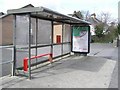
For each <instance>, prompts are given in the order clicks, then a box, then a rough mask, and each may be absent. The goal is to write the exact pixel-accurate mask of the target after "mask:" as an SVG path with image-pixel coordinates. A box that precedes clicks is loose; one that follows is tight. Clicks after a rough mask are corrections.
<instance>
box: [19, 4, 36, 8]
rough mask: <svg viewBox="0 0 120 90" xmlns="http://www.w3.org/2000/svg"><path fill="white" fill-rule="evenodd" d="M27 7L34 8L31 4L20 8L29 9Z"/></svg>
mask: <svg viewBox="0 0 120 90" xmlns="http://www.w3.org/2000/svg"><path fill="white" fill-rule="evenodd" d="M29 7H34V6H33V5H32V4H28V5H25V6H23V7H21V8H29Z"/></svg>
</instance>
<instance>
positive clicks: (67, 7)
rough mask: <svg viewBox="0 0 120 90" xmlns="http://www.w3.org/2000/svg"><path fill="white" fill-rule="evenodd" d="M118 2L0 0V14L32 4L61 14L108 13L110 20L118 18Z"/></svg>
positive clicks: (107, 0)
mask: <svg viewBox="0 0 120 90" xmlns="http://www.w3.org/2000/svg"><path fill="white" fill-rule="evenodd" d="M118 2H119V0H0V12H5V13H6V11H7V10H8V9H16V8H20V7H23V6H25V5H27V4H33V5H34V6H35V7H38V6H44V7H47V8H50V9H52V10H55V11H58V12H61V13H63V14H70V13H73V11H75V10H76V11H78V10H80V11H81V10H82V11H87V10H89V11H90V13H91V14H92V13H94V12H95V13H96V14H100V13H101V12H109V13H110V14H111V17H112V18H115V19H116V18H117V17H118Z"/></svg>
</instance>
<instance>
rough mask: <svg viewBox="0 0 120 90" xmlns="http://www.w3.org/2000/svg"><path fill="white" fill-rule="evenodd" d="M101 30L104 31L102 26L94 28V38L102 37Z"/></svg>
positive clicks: (101, 24)
mask: <svg viewBox="0 0 120 90" xmlns="http://www.w3.org/2000/svg"><path fill="white" fill-rule="evenodd" d="M103 30H104V24H103V23H100V24H98V25H96V27H95V34H96V36H98V37H99V38H100V37H102V36H103Z"/></svg>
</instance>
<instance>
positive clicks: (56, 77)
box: [1, 56, 116, 88]
mask: <svg viewBox="0 0 120 90" xmlns="http://www.w3.org/2000/svg"><path fill="white" fill-rule="evenodd" d="M115 64H116V61H113V60H108V59H105V58H101V57H93V56H87V57H81V56H71V57H69V58H65V59H63V60H61V61H58V62H55V63H53V64H52V65H48V66H45V67H43V68H39V69H36V70H34V71H32V80H28V79H26V78H25V77H20V76H19V77H17V76H16V77H7V78H3V79H1V80H2V86H3V87H4V88H108V87H109V84H110V81H111V76H112V72H113V70H114V67H115Z"/></svg>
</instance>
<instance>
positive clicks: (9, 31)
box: [2, 15, 13, 45]
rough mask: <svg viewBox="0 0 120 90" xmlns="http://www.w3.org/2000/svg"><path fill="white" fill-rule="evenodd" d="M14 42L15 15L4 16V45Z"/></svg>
mask: <svg viewBox="0 0 120 90" xmlns="http://www.w3.org/2000/svg"><path fill="white" fill-rule="evenodd" d="M10 44H13V16H12V15H9V16H5V17H3V18H2V45H10Z"/></svg>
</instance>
